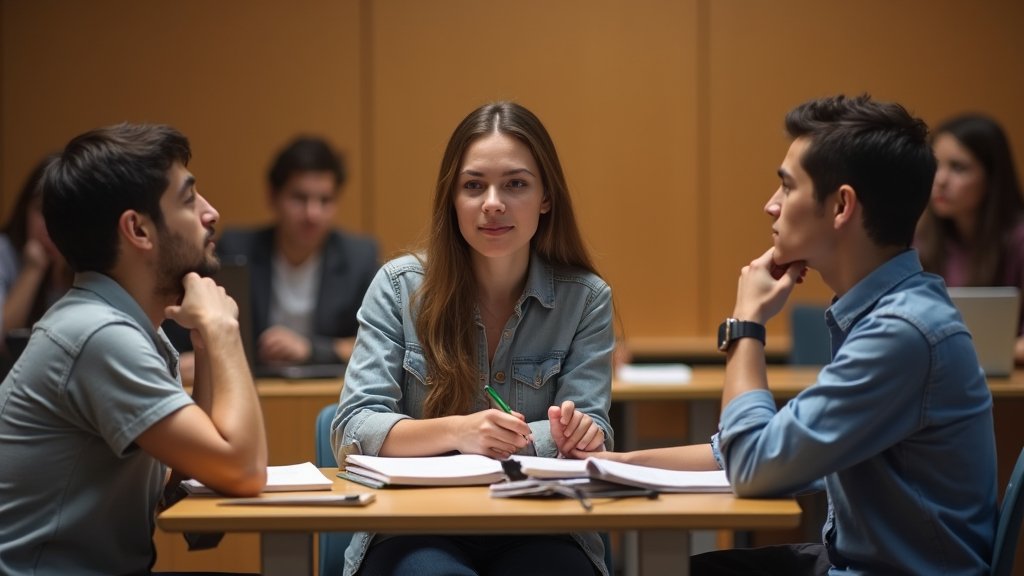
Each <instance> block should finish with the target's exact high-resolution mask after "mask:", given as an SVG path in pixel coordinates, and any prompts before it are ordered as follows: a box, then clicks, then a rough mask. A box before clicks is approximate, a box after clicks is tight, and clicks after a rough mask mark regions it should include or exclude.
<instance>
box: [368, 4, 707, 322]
mask: <svg viewBox="0 0 1024 576" xmlns="http://www.w3.org/2000/svg"><path fill="white" fill-rule="evenodd" d="M371 10H372V21H373V42H372V46H373V47H372V64H371V69H372V70H373V82H374V84H373V89H372V92H373V94H374V104H373V111H372V117H373V139H374V142H373V146H372V161H373V164H374V166H373V176H372V179H373V181H374V183H375V185H374V203H375V204H374V221H373V222H374V224H373V228H374V230H375V231H376V232H377V234H378V235H379V236H380V238H381V239H382V240H383V241H384V244H385V247H386V249H387V250H388V251H393V250H400V249H405V248H408V247H410V246H411V245H413V244H414V243H415V242H417V241H418V240H419V239H420V238H421V237H422V233H423V229H424V226H425V224H426V222H427V220H428V218H429V206H430V199H431V197H432V195H433V187H434V183H435V182H436V179H437V172H438V167H439V165H440V161H441V155H442V152H443V149H444V145H445V144H446V142H447V139H448V137H449V136H450V134H451V132H452V130H454V128H455V126H456V124H458V122H459V121H460V120H461V119H462V118H463V117H464V116H465V115H466V114H468V113H469V112H470V111H471V110H472V109H474V108H476V107H477V106H478V105H480V104H482V103H484V102H488V101H491V100H498V99H514V100H517V101H519V102H520V103H522V104H524V105H525V106H527V107H528V108H530V109H531V110H533V111H534V112H535V113H536V114H537V115H538V116H539V117H540V118H541V120H542V121H543V122H544V123H545V125H546V126H547V128H548V130H549V131H550V132H551V134H552V138H553V139H554V141H555V145H556V146H557V148H558V151H559V155H560V157H561V159H562V163H563V167H564V169H565V171H566V173H567V178H568V180H569V185H570V188H571V190H572V194H573V198H574V203H575V207H576V211H577V215H578V218H579V220H580V223H581V227H582V228H583V233H584V235H585V237H586V239H587V241H588V242H589V244H590V246H591V247H592V248H593V252H594V254H595V256H596V258H597V263H598V266H599V267H600V269H601V271H602V273H603V274H604V275H605V276H606V277H607V278H608V280H609V281H610V282H611V284H612V286H613V289H614V291H615V295H616V300H617V302H616V303H617V305H618V307H619V310H620V312H621V314H622V316H623V319H624V320H625V325H626V331H627V334H642V335H653V336H658V335H670V334H674V333H678V332H683V333H686V332H691V331H692V330H693V329H694V328H695V324H694V322H693V317H692V315H691V314H690V312H691V310H692V305H693V303H695V302H697V300H698V295H697V291H696V286H697V284H696V280H695V278H696V276H697V274H695V272H694V269H693V263H694V262H695V261H696V258H697V246H698V245H699V242H698V238H697V233H696V223H697V221H698V218H699V215H698V214H697V213H696V212H695V211H694V210H693V206H694V205H695V203H696V194H697V191H696V185H695V182H696V172H697V166H696V161H695V156H696V148H697V141H696V130H695V126H694V124H695V123H694V118H695V103H696V101H695V94H696V90H695V84H696V83H695V80H696V77H695V65H696V64H695V63H696V44H695V41H694V36H695V30H696V19H695V3H694V2H665V1H655V0H645V1H641V2H629V3H626V2H617V1H610V0H605V1H600V2H591V1H586V0H576V1H570V2H557V3H552V2H545V1H543V0H530V1H526V2H518V3H516V5H515V8H514V9H512V10H510V9H509V6H507V5H504V4H497V3H488V2H476V1H473V0H460V1H455V0H449V1H445V2H440V3H424V2H417V1H415V0H385V1H378V2H373V3H372V8H371ZM424 22H430V25H424Z"/></svg>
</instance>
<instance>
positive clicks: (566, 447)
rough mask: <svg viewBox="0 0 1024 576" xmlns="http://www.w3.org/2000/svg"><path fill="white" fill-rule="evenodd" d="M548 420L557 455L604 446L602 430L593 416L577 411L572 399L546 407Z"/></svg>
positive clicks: (588, 450) (567, 454) (589, 450)
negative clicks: (556, 447) (559, 404)
mask: <svg viewBox="0 0 1024 576" xmlns="http://www.w3.org/2000/svg"><path fill="white" fill-rule="evenodd" d="M548 422H549V424H550V425H551V438H552V439H553V440H554V441H555V445H557V446H558V453H559V455H562V456H571V455H572V454H573V453H574V451H582V452H592V451H594V450H598V449H603V447H604V430H602V429H601V427H600V426H598V425H597V423H596V422H594V419H593V418H591V417H590V416H587V415H586V414H584V413H583V412H578V411H577V410H576V404H575V403H573V401H572V400H566V401H565V402H562V405H561V406H551V407H550V408H548Z"/></svg>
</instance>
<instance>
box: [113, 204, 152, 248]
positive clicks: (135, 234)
mask: <svg viewBox="0 0 1024 576" xmlns="http://www.w3.org/2000/svg"><path fill="white" fill-rule="evenodd" d="M117 229H118V231H119V232H120V233H121V237H122V238H124V239H125V241H126V242H128V244H129V245H131V246H135V247H136V248H138V249H140V250H151V249H152V248H153V245H154V244H153V242H154V239H155V237H156V227H155V226H154V225H153V220H151V219H150V218H149V216H146V215H145V214H141V213H139V212H136V211H135V210H125V211H124V212H123V213H122V214H121V217H120V218H118V220H117Z"/></svg>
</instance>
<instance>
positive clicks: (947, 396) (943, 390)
mask: <svg viewBox="0 0 1024 576" xmlns="http://www.w3.org/2000/svg"><path fill="white" fill-rule="evenodd" d="M826 322H827V324H828V327H829V331H830V333H831V338H832V362H831V363H830V364H828V365H827V366H825V367H824V368H823V369H822V370H821V372H820V373H819V374H818V379H817V382H816V383H815V384H814V385H813V386H811V387H809V388H807V389H806V390H804V391H803V392H802V393H800V394H799V395H798V396H797V397H796V398H794V399H792V400H791V401H789V402H788V403H787V404H786V405H785V406H783V407H782V408H781V409H780V410H778V411H776V408H775V403H774V401H773V399H772V395H771V393H770V392H768V391H763V390H757V391H752V392H747V393H745V394H742V395H740V396H738V397H736V398H735V399H734V400H733V401H732V402H730V403H729V405H728V406H727V407H726V408H725V410H724V411H723V412H722V422H721V452H722V456H723V458H724V461H725V468H726V470H727V473H728V475H729V479H730V481H731V482H732V485H733V489H734V490H735V491H736V493H737V494H739V495H741V496H772V495H783V494H789V493H794V492H797V491H800V490H802V489H805V488H807V487H808V486H811V485H813V484H814V483H815V481H817V480H819V479H821V478H824V481H825V482H824V483H825V488H826V491H827V493H828V497H829V514H828V520H827V521H826V523H825V526H824V528H823V530H822V534H823V538H824V541H825V545H826V547H827V549H828V551H829V557H830V559H831V561H832V564H833V568H832V570H831V571H830V574H834V575H839V574H842V575H850V574H984V573H987V572H988V567H989V563H990V561H991V556H992V544H993V539H994V535H995V526H996V518H997V508H996V457H995V437H994V434H993V428H992V397H991V394H990V393H989V390H988V387H987V385H986V382H985V377H984V375H983V373H982V371H981V369H980V368H979V366H978V360H977V357H976V355H975V351H974V347H973V345H972V343H971V338H970V334H969V333H968V331H967V329H966V328H965V327H964V324H963V322H962V320H961V318H960V315H959V313H958V312H957V310H956V308H955V307H954V306H953V304H952V303H951V302H950V300H949V297H948V296H947V294H946V289H945V285H944V284H943V282H942V279H941V278H939V277H938V276H934V275H932V274H926V273H924V272H923V271H922V270H921V265H920V262H919V260H918V256H917V253H916V252H915V251H913V250H908V251H906V252H903V253H901V254H900V255H898V256H896V257H895V258H893V259H892V260H890V261H889V262H887V263H886V264H884V265H882V266H880V267H879V268H877V269H876V270H875V271H873V272H872V273H871V274H869V275H868V276H867V277H866V278H864V279H863V280H861V281H860V282H859V283H857V285H856V286H854V287H853V288H852V289H851V290H850V291H849V292H848V293H847V294H845V295H843V296H842V297H841V298H838V299H837V300H836V301H835V302H833V304H832V306H831V307H830V308H829V310H828V311H827V312H826Z"/></svg>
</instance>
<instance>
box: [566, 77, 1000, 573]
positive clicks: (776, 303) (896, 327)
mask: <svg viewBox="0 0 1024 576" xmlns="http://www.w3.org/2000/svg"><path fill="white" fill-rule="evenodd" d="M786 129H787V131H788V132H789V135H790V137H792V138H793V143H792V145H791V146H790V148H789V152H788V153H787V154H786V158H785V159H784V160H783V162H782V166H781V167H780V168H779V170H778V173H779V177H780V178H781V180H782V183H781V186H780V187H779V189H778V190H777V191H776V192H775V193H774V194H773V195H772V197H771V198H770V199H769V200H768V203H767V204H766V205H765V212H767V213H768V215H769V216H770V217H771V218H772V233H773V238H774V246H772V248H770V249H768V250H767V251H766V252H765V253H764V254H762V255H761V256H760V257H758V258H757V259H756V260H754V261H753V262H751V263H750V265H749V266H746V267H744V268H743V271H742V273H741V275H740V280H739V287H738V290H737V295H736V305H735V308H734V309H733V314H732V317H731V318H729V319H727V320H726V321H725V322H723V323H722V326H721V327H720V328H719V338H718V346H719V348H720V349H721V350H722V351H723V352H726V353H727V355H728V356H727V360H726V376H725V387H724V390H723V395H722V406H723V407H724V408H723V410H722V418H721V424H720V431H719V434H716V435H715V437H714V438H713V439H712V443H711V445H710V446H709V445H708V444H702V445H691V446H674V447H669V448H655V449H650V450H638V451H635V452H625V453H613V452H605V453H601V454H596V455H595V454H590V453H583V452H579V451H576V452H574V453H573V454H572V455H573V456H575V457H580V458H585V457H587V456H591V455H595V456H597V457H601V458H609V459H613V460H620V461H624V462H631V463H634V464H642V465H647V466H659V467H664V468H673V469H679V470H695V469H697V470H699V469H714V468H718V467H721V466H724V467H725V470H726V472H727V473H728V475H729V480H730V482H731V483H732V486H733V490H734V491H735V492H736V494H738V495H740V496H745V497H767V496H782V495H790V494H794V493H797V492H800V491H804V490H809V489H820V488H824V489H825V490H826V491H827V494H828V498H829V514H828V519H827V521H826V523H825V526H824V528H823V530H822V536H823V541H824V543H823V544H802V545H791V546H770V547H765V548H756V549H749V550H722V551H717V552H709V553H706V554H700V555H697V556H694V557H692V559H691V566H690V567H691V574H694V575H701V574H780V575H787V576H790V575H794V574H813V575H815V576H820V575H824V574H829V575H833V576H838V575H854V574H886V575H889V574H985V573H987V572H988V570H989V561H990V558H991V555H992V545H993V539H994V536H995V526H996V459H995V438H994V435H993V430H992V397H991V395H990V394H989V391H988V387H987V386H986V383H985V378H984V376H983V374H982V371H981V368H980V367H979V365H978V360H977V357H976V356H975V352H974V347H973V346H972V344H971V337H970V334H969V333H968V332H967V329H966V328H965V327H964V324H963V322H962V321H961V319H960V315H959V314H958V313H957V311H956V309H955V308H954V307H953V304H952V303H951V302H950V300H949V297H948V295H947V294H946V287H945V285H944V284H943V282H942V279H941V278H939V277H938V276H934V275H932V274H926V273H924V272H923V271H922V269H921V264H920V261H919V260H918V256H917V253H916V252H915V251H914V250H912V249H910V248H909V246H910V242H911V240H912V239H913V235H914V227H915V225H916V223H917V219H918V217H919V216H920V215H921V213H922V211H923V210H924V207H925V204H926V203H927V202H928V196H929V194H930V190H931V183H932V177H933V175H934V173H935V158H934V157H933V156H932V152H931V148H930V146H929V143H928V139H927V135H928V130H927V127H926V126H925V124H924V122H922V121H920V120H918V119H916V118H913V117H911V116H910V115H909V114H908V113H907V111H906V110H904V109H903V107H902V106H900V105H898V104H890V103H882V102H874V101H872V100H871V99H870V98H869V97H867V96H862V97H858V98H845V97H843V96H837V97H834V98H826V99H823V100H814V101H811V102H807V103H805V104H802V105H800V106H798V107H796V108H795V109H794V110H792V111H791V112H790V113H789V115H787V117H786ZM808 268H813V269H815V270H817V271H818V273H820V274H821V276H822V278H823V279H824V281H825V283H826V284H828V286H829V287H830V288H832V289H833V290H834V291H835V294H836V297H835V300H834V301H833V303H832V306H831V307H830V308H829V309H828V311H827V312H826V318H825V320H826V322H827V324H828V328H829V331H830V333H831V341H832V361H831V362H830V363H829V364H828V365H827V366H825V367H824V368H823V369H822V370H821V372H820V373H819V374H818V379H817V382H816V383H815V384H814V385H813V386H811V387H809V388H808V389H806V390H804V391H803V392H802V393H801V394H799V395H798V396H797V397H796V398H794V399H793V400H791V401H790V402H788V403H787V404H786V405H785V406H783V408H782V409H781V410H776V408H775V400H774V398H772V395H771V392H769V390H768V385H767V377H766V374H765V357H764V340H765V327H764V324H765V322H767V321H768V320H769V319H770V318H771V317H773V316H775V315H776V314H778V312H779V311H780V310H781V309H782V307H783V305H784V304H785V302H786V299H787V298H788V297H789V294H790V293H791V292H792V290H793V288H794V287H795V286H796V284H798V283H799V282H800V281H801V279H802V278H803V276H804V274H805V273H806V271H807V269H808Z"/></svg>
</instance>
